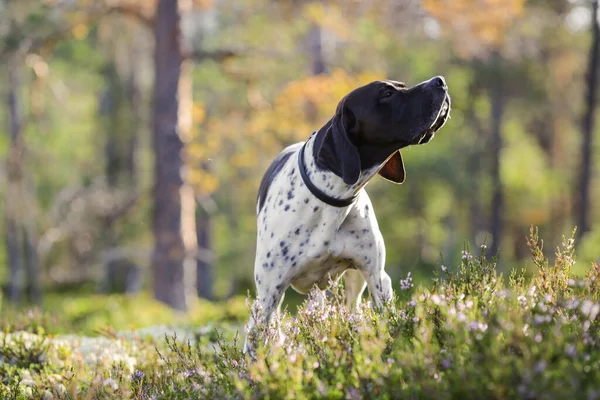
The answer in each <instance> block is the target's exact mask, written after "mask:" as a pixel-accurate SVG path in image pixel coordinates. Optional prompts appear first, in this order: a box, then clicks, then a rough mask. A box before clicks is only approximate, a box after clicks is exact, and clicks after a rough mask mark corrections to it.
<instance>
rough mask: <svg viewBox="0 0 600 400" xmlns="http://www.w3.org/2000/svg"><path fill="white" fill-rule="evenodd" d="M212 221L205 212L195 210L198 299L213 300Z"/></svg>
mask: <svg viewBox="0 0 600 400" xmlns="http://www.w3.org/2000/svg"><path fill="white" fill-rule="evenodd" d="M211 228H212V221H211V216H210V214H209V213H208V212H206V210H203V209H201V208H199V209H198V210H196V236H197V238H198V250H199V251H200V254H199V256H198V261H197V264H196V291H197V293H198V297H201V298H203V299H207V300H212V299H213V290H212V289H213V285H214V259H213V257H211V256H210V255H211V254H212V245H213V243H212V229H211Z"/></svg>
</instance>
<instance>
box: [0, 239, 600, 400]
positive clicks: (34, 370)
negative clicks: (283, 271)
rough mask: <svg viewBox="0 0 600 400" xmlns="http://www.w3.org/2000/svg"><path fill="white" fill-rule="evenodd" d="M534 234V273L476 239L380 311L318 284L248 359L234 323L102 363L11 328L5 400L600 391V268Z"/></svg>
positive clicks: (1, 352) (2, 362) (5, 342)
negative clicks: (502, 260)
mask: <svg viewBox="0 0 600 400" xmlns="http://www.w3.org/2000/svg"><path fill="white" fill-rule="evenodd" d="M528 244H529V247H530V249H531V253H532V261H533V263H534V264H535V265H536V267H537V274H536V275H535V276H533V277H532V278H528V277H526V276H525V274H524V272H523V271H513V273H512V274H510V276H509V277H507V278H506V279H504V278H503V276H501V275H499V274H498V273H497V271H496V265H495V261H494V260H493V259H490V258H489V257H488V255H487V254H486V248H485V246H481V248H480V249H479V251H478V252H477V254H472V253H471V252H470V251H469V250H465V251H464V252H463V255H462V259H461V260H460V264H459V266H458V267H457V268H447V267H446V266H444V265H442V266H440V268H439V271H438V274H437V275H436V276H435V278H434V279H433V282H432V284H431V285H429V286H427V287H426V286H419V287H414V285H413V284H412V280H411V278H410V276H409V277H407V279H405V280H403V282H402V285H401V287H402V289H401V290H400V291H399V292H398V293H397V298H396V301H395V302H393V304H390V305H389V306H388V307H387V308H386V310H384V311H383V312H374V311H373V310H372V309H371V307H370V304H369V302H363V304H362V305H361V307H360V310H358V312H357V311H353V310H348V309H346V307H345V306H344V301H343V299H342V292H343V291H342V290H341V288H340V286H339V285H335V286H334V287H333V288H332V295H331V299H330V300H329V301H328V302H327V303H326V304H325V305H324V306H320V303H319V301H318V300H317V299H316V297H315V296H314V293H313V294H311V295H310V296H309V298H308V299H307V301H306V302H305V303H304V304H303V305H302V306H301V307H300V309H299V310H298V312H297V314H296V315H294V316H292V315H290V314H289V313H287V312H285V311H284V312H283V314H282V315H281V324H280V327H281V330H282V332H283V334H284V335H285V340H284V341H283V344H282V345H269V344H262V342H260V343H261V345H259V346H258V347H257V349H256V354H255V358H254V359H250V358H249V357H248V356H246V355H243V354H242V353H241V351H240V348H241V344H242V343H243V338H241V337H238V336H237V335H235V334H234V333H233V332H228V331H223V332H215V333H213V334H212V335H207V336H205V337H198V338H197V339H198V340H195V341H193V342H192V341H187V342H185V341H183V342H182V341H181V340H178V338H176V337H169V336H167V337H165V340H164V341H162V342H161V341H158V342H153V341H151V340H144V339H142V338H140V339H128V340H124V339H120V338H118V337H113V338H107V343H112V344H111V345H115V343H118V346H120V347H118V349H117V350H113V351H112V352H115V351H116V352H118V353H119V354H123V355H127V357H124V358H121V359H118V360H116V361H115V360H114V359H112V358H110V357H107V358H105V359H103V358H102V357H97V359H96V360H94V362H89V360H87V359H86V356H85V354H84V353H82V352H81V348H80V347H79V348H78V347H77V346H73V345H69V344H68V343H65V342H60V341H57V339H56V338H51V337H48V336H47V335H46V334H45V333H44V329H42V328H40V329H37V330H36V329H33V328H31V327H29V328H30V329H27V330H28V331H29V332H33V333H35V334H30V333H27V334H19V332H11V333H6V334H5V335H4V338H3V339H2V340H0V376H1V378H2V386H0V397H1V398H46V399H49V398H134V399H262V398H267V399H280V398H281V399H283V398H296V399H313V398H328V399H363V398H366V399H406V398H409V399H412V398H415V399H416V398H419V399H421V398H423V399H450V398H457V399H462V398H469V399H473V398H476V399H507V398H526V399H527V398H530V399H567V398H568V399H579V398H581V399H596V398H600V322H599V321H600V320H599V318H598V314H599V313H600V304H599V297H600V296H599V295H600V266H599V265H597V264H594V265H592V266H591V268H590V270H589V272H588V273H587V274H586V275H585V276H583V277H580V278H575V277H574V276H573V275H572V274H571V268H572V266H573V264H574V263H575V255H574V241H573V239H572V238H569V239H565V240H564V243H563V244H562V246H561V247H560V248H559V249H558V250H557V252H556V260H555V262H554V263H553V264H552V265H550V263H549V261H548V260H547V259H546V258H545V257H544V256H543V253H542V245H543V243H542V241H541V240H540V239H539V237H538V234H537V231H536V230H533V229H532V231H531V232H530V236H529V239H528ZM274 331H275V329H270V330H269V331H267V332H266V334H267V337H269V336H271V337H273V336H275V332H274ZM108 339H111V340H113V341H112V342H110V340H108ZM274 342H275V341H274V340H270V341H268V343H274Z"/></svg>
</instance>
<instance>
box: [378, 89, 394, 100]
mask: <svg viewBox="0 0 600 400" xmlns="http://www.w3.org/2000/svg"><path fill="white" fill-rule="evenodd" d="M393 94H394V91H392V90H386V91H385V92H383V95H382V96H381V98H382V99H387V98H388V97H391V96H392V95H393Z"/></svg>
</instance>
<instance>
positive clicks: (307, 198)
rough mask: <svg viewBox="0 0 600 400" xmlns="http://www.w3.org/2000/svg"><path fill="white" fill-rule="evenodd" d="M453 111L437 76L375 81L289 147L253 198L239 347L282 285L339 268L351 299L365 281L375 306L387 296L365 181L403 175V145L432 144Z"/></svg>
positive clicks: (307, 281) (321, 278)
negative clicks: (249, 280) (248, 311)
mask: <svg viewBox="0 0 600 400" xmlns="http://www.w3.org/2000/svg"><path fill="white" fill-rule="evenodd" d="M449 117H450V95H449V93H448V86H447V85H446V81H445V80H444V78H443V77H442V76H436V77H433V78H431V79H429V80H427V81H425V82H422V83H420V84H418V85H416V86H414V87H412V88H407V86H406V85H405V84H404V83H402V82H398V81H392V80H382V81H375V82H371V83H369V84H367V85H365V86H362V87H359V88H357V89H355V90H353V91H351V92H350V93H349V94H347V95H346V96H345V97H344V98H343V99H342V100H341V101H340V102H339V104H338V105H337V108H336V111H335V115H334V116H333V117H332V118H331V119H330V120H329V121H328V122H327V123H326V124H325V125H324V126H323V127H322V128H321V129H319V130H318V131H316V132H314V133H313V134H312V135H311V136H310V137H309V138H308V139H307V140H306V141H305V142H300V143H296V144H293V145H291V146H288V147H287V148H285V149H284V150H283V151H282V152H281V153H280V154H279V155H278V156H277V157H276V158H275V160H274V161H273V162H272V164H271V165H270V166H269V167H268V169H267V170H266V172H265V174H264V176H263V178H262V181H261V183H260V186H259V190H258V196H257V201H256V212H257V228H258V229H257V244H256V259H255V264H254V279H255V284H256V292H257V297H256V301H255V302H254V309H253V311H252V315H251V317H250V321H249V323H248V325H247V331H246V342H245V344H244V352H246V353H248V352H250V351H251V350H252V348H253V347H252V344H251V343H250V340H249V337H252V335H253V332H254V330H255V327H256V325H257V324H268V323H269V322H270V320H271V317H272V315H273V313H274V312H277V313H278V312H279V308H280V306H281V303H282V301H283V297H284V293H285V291H286V289H287V288H288V287H289V286H291V287H292V288H294V289H295V290H296V291H297V292H299V293H302V294H307V293H308V292H309V291H310V290H311V289H312V288H313V287H314V286H316V287H318V288H319V289H320V290H321V291H323V290H326V289H327V288H328V287H329V285H330V283H331V282H335V281H337V280H338V279H339V278H340V277H341V276H342V275H343V276H344V295H345V301H346V303H347V306H348V307H357V306H358V305H359V304H360V300H361V297H362V293H363V291H364V290H365V288H366V287H368V288H369V293H370V297H371V301H372V304H373V306H374V307H375V308H378V309H380V308H381V307H382V306H383V305H384V304H385V303H386V302H388V301H390V300H392V299H393V291H392V283H391V280H390V277H389V276H388V274H387V273H386V272H385V269H384V267H385V245H384V241H383V237H382V235H381V232H380V231H379V226H378V224H377V219H376V218H375V213H374V211H373V206H372V204H371V200H370V199H369V196H368V194H367V192H366V191H365V189H364V187H365V185H366V184H367V183H368V182H369V180H370V179H371V178H373V177H374V176H375V175H376V174H379V175H380V176H382V177H383V178H384V179H386V180H388V181H391V182H393V183H396V184H401V183H403V182H404V180H405V177H406V174H405V168H404V162H403V160H402V155H401V154H400V149H402V148H404V147H406V146H410V145H417V144H424V143H428V142H429V141H430V140H431V139H432V138H433V137H434V134H435V133H436V131H438V130H439V129H440V128H441V127H442V126H443V125H444V124H445V123H446V121H447V120H448V118H449Z"/></svg>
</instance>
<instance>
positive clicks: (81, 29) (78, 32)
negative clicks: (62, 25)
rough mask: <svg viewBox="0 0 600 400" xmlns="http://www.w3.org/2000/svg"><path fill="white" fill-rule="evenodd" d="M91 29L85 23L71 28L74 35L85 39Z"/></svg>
mask: <svg viewBox="0 0 600 400" xmlns="http://www.w3.org/2000/svg"><path fill="white" fill-rule="evenodd" d="M88 32H89V29H88V27H87V25H85V24H77V25H75V26H74V27H73V28H72V29H71V33H72V34H73V37H74V38H75V39H77V40H83V39H85V37H86V36H87V34H88Z"/></svg>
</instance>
